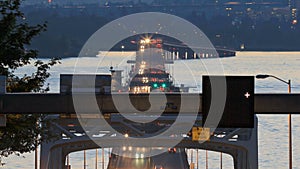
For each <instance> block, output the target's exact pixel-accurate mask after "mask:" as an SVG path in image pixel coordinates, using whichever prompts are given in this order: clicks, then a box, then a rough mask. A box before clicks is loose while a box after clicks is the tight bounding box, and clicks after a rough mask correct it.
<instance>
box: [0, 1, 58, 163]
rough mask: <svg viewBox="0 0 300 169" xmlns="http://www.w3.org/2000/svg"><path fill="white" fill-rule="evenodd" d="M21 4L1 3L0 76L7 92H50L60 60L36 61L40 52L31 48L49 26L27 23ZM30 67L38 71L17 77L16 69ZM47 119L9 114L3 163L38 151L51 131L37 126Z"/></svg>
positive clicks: (0, 130) (0, 143) (2, 135)
mask: <svg viewBox="0 0 300 169" xmlns="http://www.w3.org/2000/svg"><path fill="white" fill-rule="evenodd" d="M20 1H21V0H0V13H1V14H0V75H5V76H6V77H7V81H8V84H7V92H46V91H48V90H49V87H48V85H45V82H46V79H47V78H48V77H49V76H50V74H49V72H48V70H49V69H50V68H51V67H52V66H53V65H55V64H57V63H59V60H58V59H54V58H53V59H51V60H50V61H49V62H47V63H44V62H42V61H41V60H37V59H36V57H37V53H38V52H37V50H33V49H28V47H29V46H30V43H31V40H32V38H34V37H36V36H38V35H39V34H40V33H41V32H43V31H45V30H46V23H44V24H38V25H34V26H31V25H29V24H28V23H26V19H25V16H24V14H23V13H22V12H21V11H20V8H19V7H20ZM32 62H33V63H32ZM29 64H33V65H34V67H35V68H36V70H35V72H33V73H32V74H31V75H27V74H24V75H23V76H21V77H18V76H16V75H14V71H15V70H16V69H18V68H20V67H22V66H25V65H29ZM44 86H46V87H44ZM16 113H17V112H16ZM44 119H45V116H44V115H41V114H26V115H24V114H9V115H7V126H6V127H0V162H1V158H3V157H7V156H9V155H11V154H17V155H20V154H22V153H25V152H30V151H32V150H34V149H35V148H36V147H37V145H38V144H39V143H40V142H41V141H42V140H43V139H45V137H44V136H45V132H47V130H45V128H44V127H43V126H44V125H37V124H41V123H42V122H44Z"/></svg>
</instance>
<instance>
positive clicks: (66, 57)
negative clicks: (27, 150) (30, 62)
mask: <svg viewBox="0 0 300 169" xmlns="http://www.w3.org/2000/svg"><path fill="white" fill-rule="evenodd" d="M120 52H121V51H120ZM126 52H134V51H126ZM235 52H278V53H282V52H293V53H294V52H295V53H296V52H300V50H236V51H235ZM77 57H78V56H62V57H58V58H60V59H68V58H77ZM87 57H97V56H87ZM37 58H38V59H51V58H55V57H51V56H45V57H41V56H38V57H37Z"/></svg>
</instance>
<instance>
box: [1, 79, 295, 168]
mask: <svg viewBox="0 0 300 169" xmlns="http://www.w3.org/2000/svg"><path fill="white" fill-rule="evenodd" d="M0 79H1V80H2V82H1V83H0V89H1V90H0V91H1V93H0V112H1V113H2V114H10V113H29V114H32V113H39V114H40V113H44V114H49V117H48V118H52V120H51V127H50V130H51V131H52V132H53V133H56V134H58V135H59V136H61V137H60V138H59V139H57V140H56V141H52V142H44V143H42V146H41V158H40V166H41V169H64V168H66V166H65V161H66V156H67V155H68V154H69V153H72V152H76V151H81V150H87V149H95V148H99V147H100V146H99V145H101V147H102V148H105V147H114V150H115V151H117V149H118V148H119V149H120V148H121V147H123V146H127V147H128V146H132V145H134V147H144V148H146V149H149V148H151V147H166V148H168V147H167V146H168V145H169V144H170V142H174V144H176V141H178V140H180V141H179V143H178V144H176V148H178V150H180V153H179V154H178V155H177V156H173V157H171V155H172V154H164V153H163V154H161V157H164V158H166V159H168V158H174V159H179V160H176V162H175V163H178V166H184V167H183V168H188V163H187V160H186V157H185V156H186V154H185V152H184V148H193V149H205V150H212V151H217V152H223V153H227V154H229V155H231V156H232V157H233V160H234V168H235V169H257V168H258V146H257V144H258V143H257V118H254V127H253V128H217V129H216V130H215V131H214V132H213V133H211V135H210V139H209V140H206V141H204V142H203V143H202V142H199V141H194V140H193V139H192V138H191V137H189V136H186V135H182V133H176V134H175V135H174V134H173V135H165V136H162V137H159V138H151V137H149V136H151V133H154V134H159V132H158V133H155V132H156V131H162V130H165V129H166V128H167V127H168V126H169V124H172V123H173V122H174V120H176V115H174V113H175V112H176V110H174V109H165V112H164V114H163V115H162V116H161V117H160V118H158V119H157V121H156V122H158V123H160V124H163V125H156V126H155V125H153V124H151V123H150V124H147V125H148V126H147V125H146V126H143V127H141V126H139V125H136V124H135V123H133V122H130V121H128V120H126V119H125V118H124V117H123V116H121V115H120V114H118V110H117V108H116V107H115V106H114V104H113V103H114V102H113V99H112V95H111V94H96V95H95V98H96V100H97V103H98V105H101V106H99V110H100V111H101V112H102V113H103V114H104V115H103V116H99V113H97V112H98V111H96V110H95V109H90V108H89V103H90V101H91V98H90V97H89V94H86V93H80V94H79V95H80V97H81V98H82V100H84V102H85V103H86V107H84V108H83V109H85V110H86V114H81V120H85V119H87V120H88V119H89V120H91V119H92V121H93V122H94V121H96V122H97V120H106V121H107V122H108V123H109V124H110V125H111V126H113V130H112V129H111V128H107V126H105V125H103V126H100V127H102V130H100V131H99V130H95V128H94V126H93V125H92V124H93V123H90V124H87V125H86V126H84V128H83V126H82V125H81V123H80V121H79V120H78V119H77V118H76V114H75V113H76V111H75V108H74V104H73V99H72V95H70V94H65V93H55V94H46V93H43V94H29V93H6V92H5V78H3V77H1V78H0ZM182 95H183V94H176V93H175V94H166V98H167V100H168V102H171V103H173V106H175V107H176V106H178V107H179V106H180V101H181V97H182ZM184 95H186V98H194V97H198V98H199V100H198V101H199V108H198V112H199V114H198V116H197V118H196V119H195V121H193V122H194V126H195V127H199V126H201V125H202V113H201V112H202V110H203V108H202V106H201V104H200V103H201V102H202V100H203V98H202V97H203V96H202V94H184ZM114 97H118V98H119V99H121V100H122V99H123V98H125V95H124V94H114ZM254 97H255V98H254V111H255V114H290V113H298V112H300V104H299V100H300V94H255V96H254ZM148 100H149V96H148V95H145V94H141V95H131V102H132V104H133V105H134V106H135V107H137V108H143V107H148V106H149V105H148ZM104 103H105V104H104ZM187 103H189V102H187ZM190 104H191V105H187V107H189V106H190V107H193V105H192V104H193V102H190ZM33 105H34V106H33ZM190 111H191V110H189V109H185V110H184V112H181V113H183V114H185V116H184V117H185V118H186V120H183V121H182V125H184V123H188V122H191V121H189V120H190V117H189V114H190V113H191V112H190ZM135 118H139V116H135ZM140 118H147V117H145V116H142V117H140ZM70 129H72V130H73V131H72V132H71V131H70ZM145 129H147V130H152V131H147V130H146V131H145ZM87 131H89V132H87ZM128 131H130V132H129V133H128V134H129V135H130V137H128V138H126V139H124V134H125V133H126V132H128ZM78 133H79V134H81V135H80V136H78ZM138 137H139V138H147V139H148V140H149V142H153V143H154V144H155V146H154V145H149V144H146V143H143V142H136V141H135V139H134V138H138ZM151 139H152V140H151ZM116 145H120V146H119V147H116ZM159 158H160V157H159V156H153V157H151V158H149V160H150V162H149V163H146V164H145V166H144V168H153V165H154V162H153V161H157V159H159ZM110 160H111V161H110V163H109V168H115V167H116V166H114V165H115V164H120V166H118V167H119V168H122V166H124V165H125V164H124V163H123V162H122V161H127V162H128V159H126V157H121V156H118V157H114V158H111V159H110ZM113 160H115V161H121V162H120V163H114V162H113ZM179 163H180V164H179Z"/></svg>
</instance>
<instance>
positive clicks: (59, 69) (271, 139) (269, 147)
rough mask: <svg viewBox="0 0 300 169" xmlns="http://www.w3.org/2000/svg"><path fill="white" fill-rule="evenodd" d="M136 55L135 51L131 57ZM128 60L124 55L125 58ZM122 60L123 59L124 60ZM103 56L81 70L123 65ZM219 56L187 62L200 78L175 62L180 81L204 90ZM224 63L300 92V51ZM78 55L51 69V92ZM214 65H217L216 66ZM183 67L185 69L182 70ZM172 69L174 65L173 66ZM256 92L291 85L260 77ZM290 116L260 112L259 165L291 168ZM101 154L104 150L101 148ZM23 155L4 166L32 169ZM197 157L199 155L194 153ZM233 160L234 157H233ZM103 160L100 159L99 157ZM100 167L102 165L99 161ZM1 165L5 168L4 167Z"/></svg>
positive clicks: (297, 161)
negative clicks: (204, 78) (203, 80)
mask: <svg viewBox="0 0 300 169" xmlns="http://www.w3.org/2000/svg"><path fill="white" fill-rule="evenodd" d="M130 57H131V58H132V54H131V56H130ZM123 59H124V58H123ZM123 59H121V60H123ZM98 60H99V58H84V59H81V60H79V62H80V63H81V64H80V65H86V66H83V67H77V70H80V71H82V72H86V73H88V72H89V73H95V72H102V73H103V72H104V73H109V71H108V70H109V66H111V65H113V66H114V67H118V68H122V67H123V66H124V65H123V64H118V63H119V61H118V58H117V57H116V56H114V55H111V56H109V58H106V60H104V62H103V63H100V65H108V66H107V67H101V68H98V69H97V65H98V64H99V63H97V62H98ZM214 60H215V59H207V60H202V61H200V60H187V61H184V62H185V64H186V65H188V66H189V67H190V68H191V69H192V70H195V72H194V73H195V76H196V80H193V79H190V78H189V77H190V76H189V72H188V71H187V70H186V69H184V67H181V65H180V61H179V62H175V69H176V70H174V71H171V72H173V75H174V77H175V79H176V81H175V82H177V84H180V83H186V84H188V85H189V86H198V88H200V89H199V90H201V75H202V74H207V72H206V71H205V67H203V65H209V64H214ZM220 61H221V62H222V64H223V68H224V73H225V74H227V75H256V74H261V73H265V74H272V75H276V76H278V77H281V78H283V79H286V80H288V79H291V80H292V92H293V93H299V91H300V76H299V75H300V68H299V65H300V52H238V53H237V57H231V58H224V59H221V60H220ZM75 62H76V59H75V58H69V59H64V60H62V64H61V65H59V66H56V67H55V68H53V69H52V70H51V72H52V77H51V78H50V79H49V80H48V82H49V83H50V85H51V86H50V87H51V92H58V91H59V74H60V73H73V72H74V64H75ZM212 66H213V65H212ZM181 68H182V69H181ZM30 70H32V68H30V67H26V68H22V69H20V70H19V71H18V73H19V74H23V73H25V72H29V71H30ZM171 70H172V68H171ZM255 92H256V93H287V85H286V84H284V83H282V82H280V81H278V80H276V79H272V78H268V79H264V80H256V82H255ZM287 118H288V117H287V115H259V116H258V120H259V121H258V128H259V133H258V138H259V141H258V145H259V168H264V169H274V168H287V167H288V162H287V161H288V133H287V131H288V126H287V124H288V123H287ZM299 122H300V117H299V115H293V133H294V134H293V157H294V162H293V165H294V166H299V165H300V134H298V133H299V132H300V128H299ZM94 154H95V151H93V150H90V151H87V156H88V158H87V159H88V165H89V166H88V168H94V165H95V164H94V163H95V162H94V158H95V156H94ZM99 154H101V151H99ZM24 156H25V157H26V158H23V157H15V156H12V157H9V158H8V159H4V162H6V163H7V164H6V165H5V166H4V167H2V168H5V169H17V168H19V169H32V166H33V164H34V158H33V153H32V154H25V155H24ZM194 157H195V154H194ZM199 157H200V165H201V166H199V167H200V168H203V167H205V163H204V160H205V151H202V152H200V153H199ZM223 157H224V159H223V163H224V168H227V167H226V166H231V165H232V161H230V160H231V157H228V156H225V155H224V156H223ZM82 159H83V153H82V152H78V153H73V154H72V155H71V158H70V161H71V163H72V169H76V168H82V166H83V162H82ZM229 159H230V160H229ZM218 160H219V154H218V153H209V168H219V164H218ZM99 161H100V160H99ZM194 162H195V160H194ZM99 166H100V164H99ZM0 168H1V167H0Z"/></svg>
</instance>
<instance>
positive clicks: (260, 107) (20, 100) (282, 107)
mask: <svg viewBox="0 0 300 169" xmlns="http://www.w3.org/2000/svg"><path fill="white" fill-rule="evenodd" d="M181 95H182V94H167V95H166V97H167V102H168V103H169V104H170V103H171V105H172V107H168V108H166V110H165V112H166V113H176V112H178V111H179V110H180V101H181V99H180V98H181ZM185 95H186V96H188V97H187V98H188V99H189V98H190V99H193V98H194V97H195V95H196V96H197V95H198V94H185ZM89 96H90V95H87V94H81V95H80V97H82V100H84V102H85V103H87V104H86V106H87V107H88V106H89V105H88V103H89V101H90V100H91V98H90V97H89ZM189 96H191V97H189ZM198 96H199V98H200V104H199V105H200V107H199V112H201V111H202V107H201V100H202V95H198ZM116 97H121V98H123V97H124V99H126V98H125V97H126V95H125V94H117V95H116ZM96 98H97V102H98V105H99V108H100V109H101V111H102V112H104V113H117V112H118V110H117V109H116V108H115V106H114V104H113V100H112V97H111V95H96ZM130 99H131V103H132V104H133V105H134V106H135V107H136V108H137V109H139V110H146V109H147V108H148V107H149V106H150V104H149V101H148V100H149V99H148V95H147V94H138V95H130ZM191 103H192V102H191ZM235 104H238V103H235ZM254 110H255V112H256V114H289V113H292V114H298V113H300V94H255V102H254ZM0 112H1V114H2V113H4V114H9V113H50V114H51V113H53V114H61V113H63V114H65V113H75V110H74V106H73V99H72V96H71V95H63V94H23V93H22V94H3V95H0ZM87 113H93V112H87ZM186 113H189V112H188V110H187V112H186Z"/></svg>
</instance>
